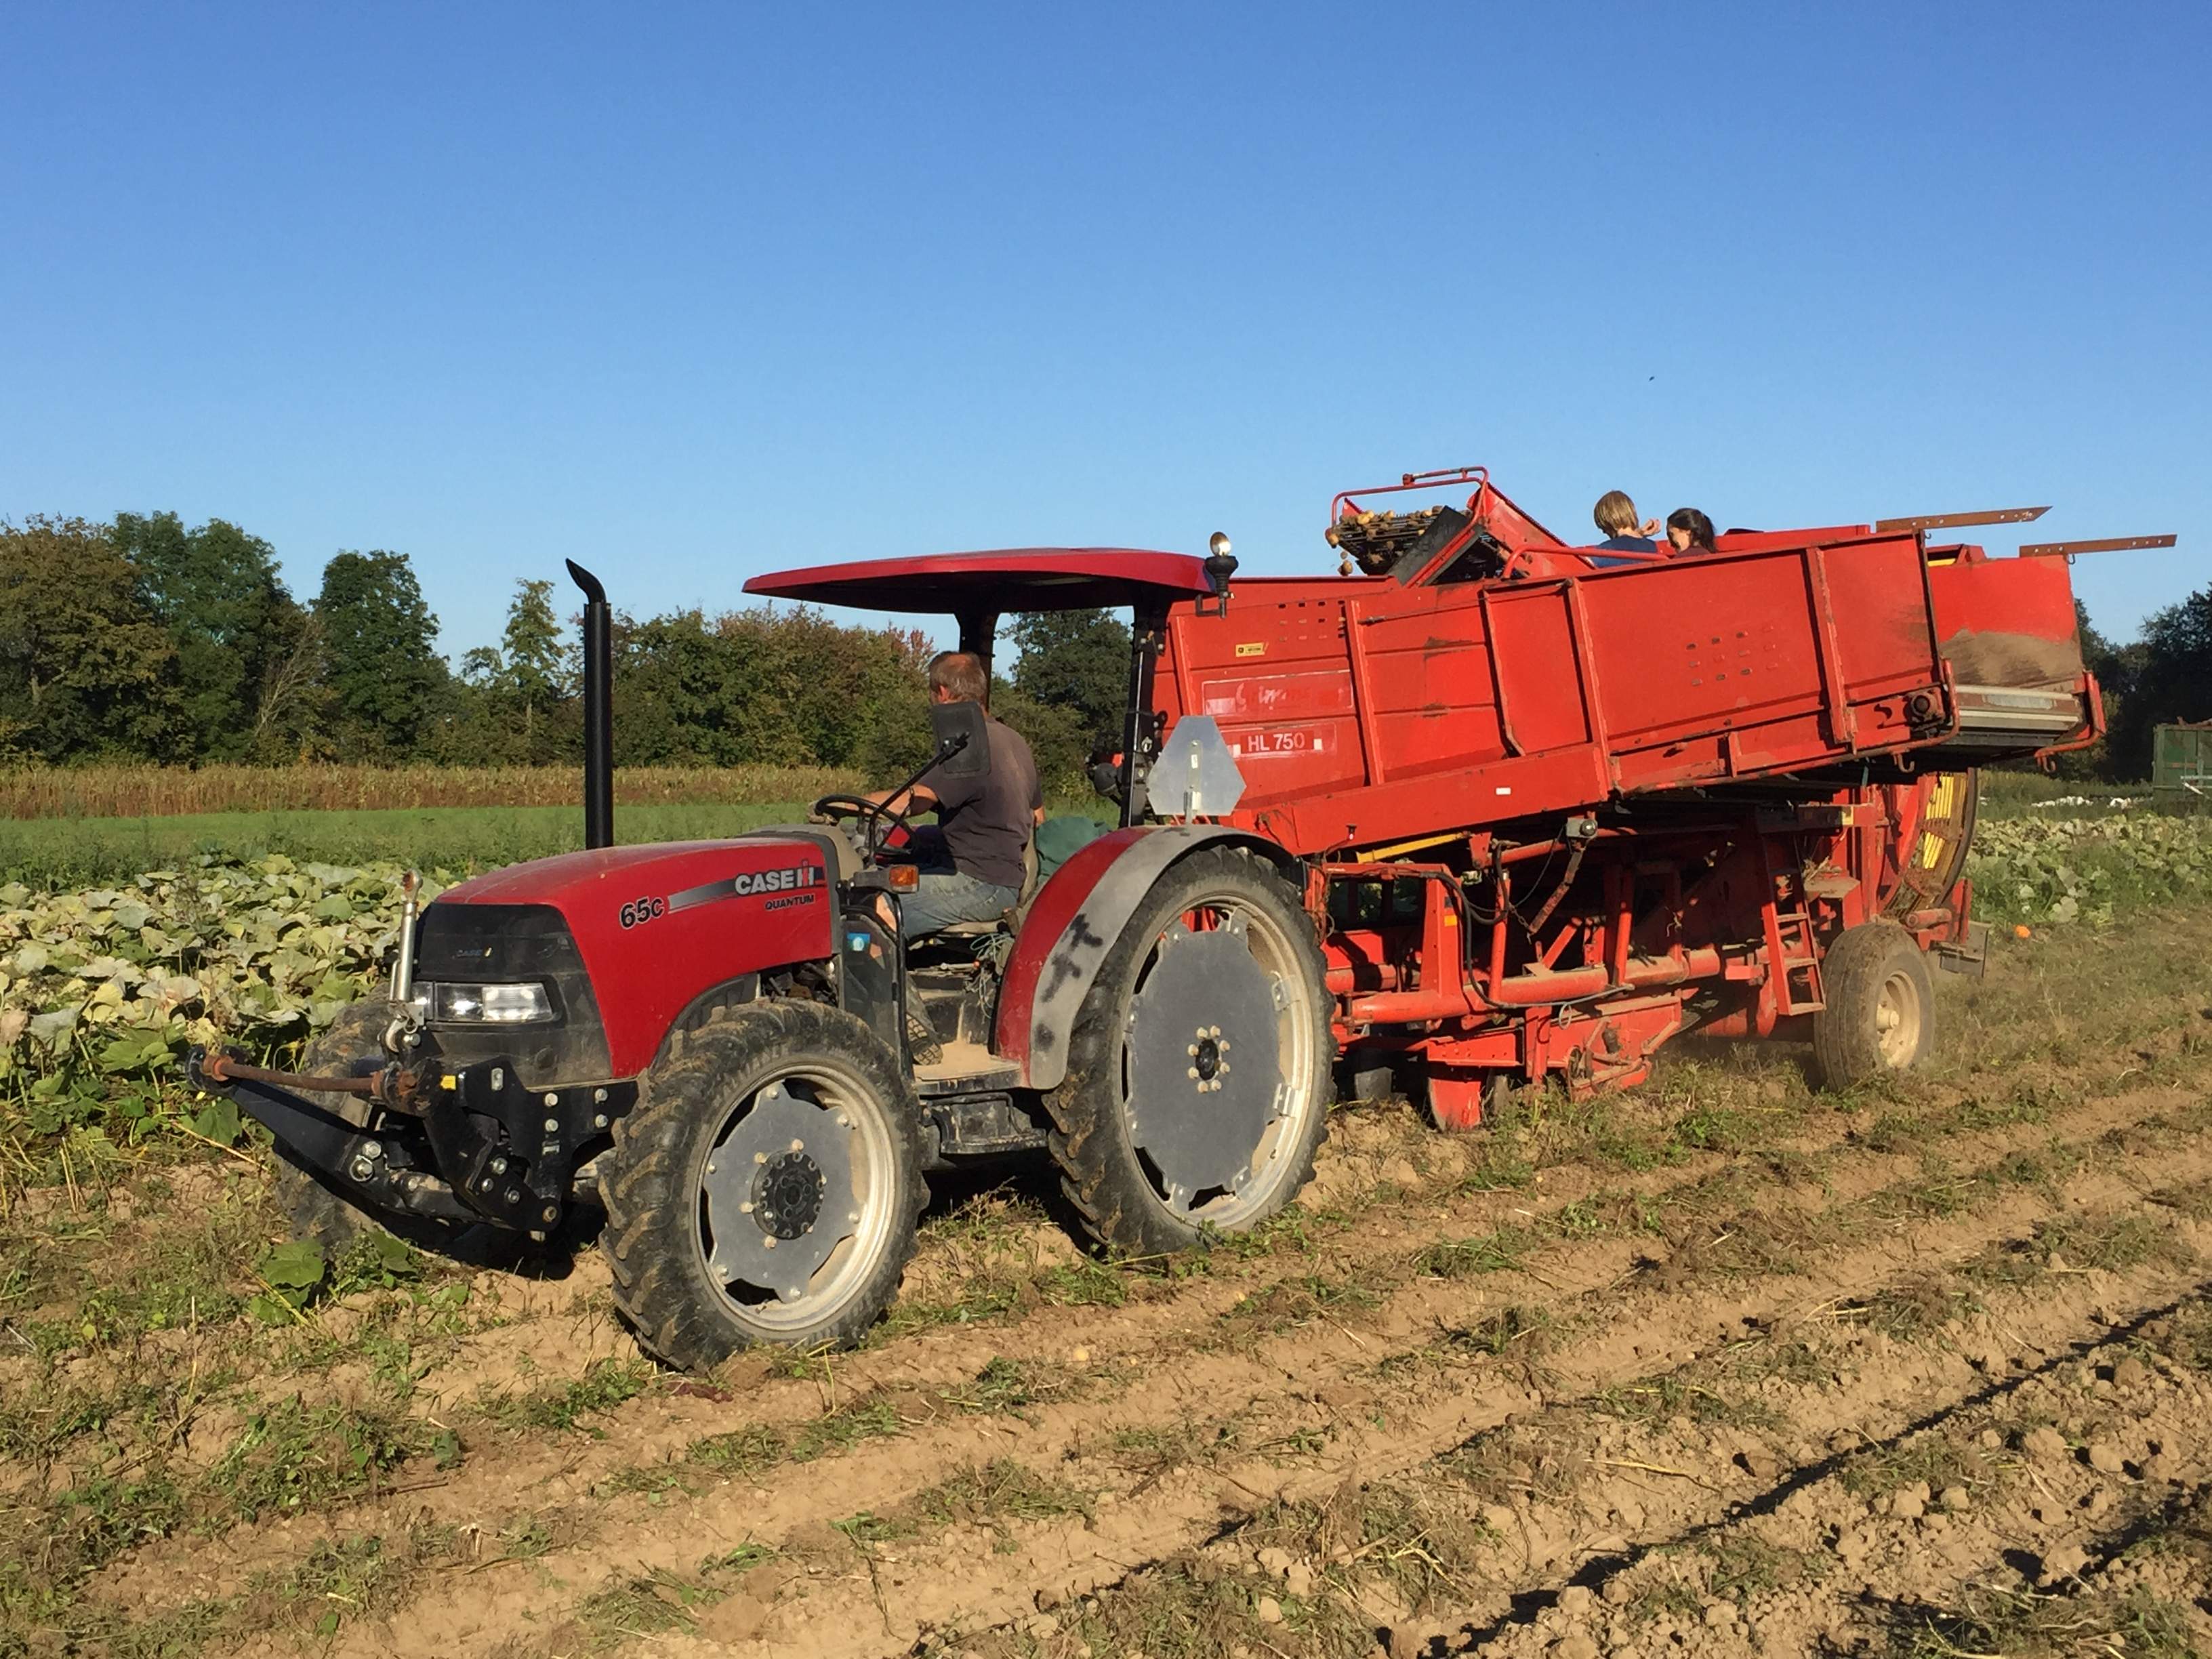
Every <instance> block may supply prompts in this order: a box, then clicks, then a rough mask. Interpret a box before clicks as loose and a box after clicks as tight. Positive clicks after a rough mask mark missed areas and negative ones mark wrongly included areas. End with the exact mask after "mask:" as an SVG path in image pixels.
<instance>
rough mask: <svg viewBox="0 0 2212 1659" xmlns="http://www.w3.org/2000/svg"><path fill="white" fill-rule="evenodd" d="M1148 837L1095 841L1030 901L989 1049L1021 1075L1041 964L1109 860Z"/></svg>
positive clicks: (1127, 834)
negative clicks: (1011, 1063) (1018, 1068)
mask: <svg viewBox="0 0 2212 1659" xmlns="http://www.w3.org/2000/svg"><path fill="white" fill-rule="evenodd" d="M1152 833H1153V832H1152V830H1151V829H1146V828H1144V827H1142V826H1139V827H1138V828H1136V829H1116V830H1115V831H1113V832H1112V833H1111V834H1109V835H1104V836H1099V837H1098V839H1097V840H1096V841H1094V842H1091V843H1089V844H1088V845H1087V846H1085V847H1083V848H1079V850H1078V851H1077V852H1076V854H1075V855H1074V856H1073V858H1071V859H1069V860H1067V862H1066V863H1065V864H1063V865H1061V866H1060V868H1059V869H1057V870H1055V871H1054V872H1053V875H1052V879H1051V880H1050V881H1048V882H1047V883H1045V884H1044V886H1043V888H1042V890H1040V891H1039V892H1038V894H1037V896H1036V899H1035V900H1033V901H1032V902H1031V903H1030V912H1029V915H1027V916H1026V917H1024V919H1023V921H1022V927H1021V932H1020V933H1017V934H1016V935H1015V936H1014V950H1013V954H1012V956H1010V957H1007V958H1006V975H1005V976H1004V978H1003V979H1001V980H1000V987H999V1016H998V1026H997V1040H996V1042H994V1045H993V1050H992V1051H993V1052H994V1054H998V1055H999V1056H1000V1058H1001V1059H1003V1060H1011V1061H1012V1062H1013V1063H1014V1064H1015V1065H1017V1066H1021V1067H1022V1068H1023V1069H1024V1071H1027V1069H1028V1067H1029V1063H1030V1007H1031V1006H1032V1005H1033V1004H1034V1003H1035V1002H1036V995H1037V986H1038V981H1040V980H1041V979H1042V977H1043V975H1044V969H1045V962H1046V959H1047V958H1048V957H1050V956H1051V955H1052V951H1053V947H1054V945H1058V944H1059V943H1060V935H1061V934H1063V933H1066V931H1067V924H1068V923H1069V922H1071V921H1074V920H1075V913H1076V912H1077V911H1078V910H1079V909H1081V908H1083V901H1084V900H1085V899H1087V898H1089V897H1090V896H1091V890H1093V889H1094V888H1096V887H1097V885H1098V884H1099V882H1100V881H1101V880H1102V879H1103V878H1104V876H1105V874H1106V872H1108V871H1109V869H1111V868H1112V867H1113V864H1114V860H1115V859H1117V858H1119V857H1121V854H1122V851H1123V850H1124V849H1125V848H1127V847H1129V846H1130V845H1131V844H1132V843H1133V842H1138V841H1140V840H1142V839H1143V838H1144V837H1145V836H1148V835H1151V834H1152Z"/></svg>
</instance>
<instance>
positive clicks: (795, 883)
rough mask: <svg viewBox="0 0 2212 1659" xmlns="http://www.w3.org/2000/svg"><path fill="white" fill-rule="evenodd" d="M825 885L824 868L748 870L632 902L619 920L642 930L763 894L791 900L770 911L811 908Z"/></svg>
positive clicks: (800, 866) (777, 902)
mask: <svg viewBox="0 0 2212 1659" xmlns="http://www.w3.org/2000/svg"><path fill="white" fill-rule="evenodd" d="M821 885H822V866H820V865H818V864H793V865H787V866H785V867H784V868H782V869H781V870H747V871H744V872H741V873H740V874H738V875H734V876H725V877H724V878H722V879H721V880H720V881H710V882H707V883H705V884H702V885H700V886H697V887H687V888H685V889H684V890H683V891H682V892H680V893H671V894H670V895H669V896H667V897H666V898H665V899H662V898H640V899H632V900H631V901H630V902H629V903H628V904H625V905H623V908H622V910H621V913H620V915H619V916H618V918H617V919H618V920H619V921H621V923H622V925H623V927H642V926H644V925H645V924H646V923H647V922H648V921H659V919H660V918H661V917H662V916H665V915H673V914H674V913H675V912H677V911H678V910H689V909H692V908H695V907H696V906H698V905H702V904H715V903H719V902H720V901H722V900H723V899H732V898H757V897H759V896H762V895H763V894H781V895H788V896H784V897H776V898H773V899H771V900H770V902H769V906H768V908H769V909H771V910H781V909H782V908H784V907H785V906H786V905H789V904H811V902H813V899H814V895H813V893H812V891H811V889H814V888H818V887H820V886H821Z"/></svg>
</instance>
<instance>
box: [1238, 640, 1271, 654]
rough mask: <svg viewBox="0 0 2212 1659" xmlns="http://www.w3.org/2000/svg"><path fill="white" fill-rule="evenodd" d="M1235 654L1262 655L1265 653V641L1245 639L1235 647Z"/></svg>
mask: <svg viewBox="0 0 2212 1659" xmlns="http://www.w3.org/2000/svg"><path fill="white" fill-rule="evenodd" d="M1237 655H1238V656H1240V657H1264V656H1266V655H1267V641H1265V640H1249V641H1246V642H1245V643H1244V644H1243V645H1240V646H1238V647H1237Z"/></svg>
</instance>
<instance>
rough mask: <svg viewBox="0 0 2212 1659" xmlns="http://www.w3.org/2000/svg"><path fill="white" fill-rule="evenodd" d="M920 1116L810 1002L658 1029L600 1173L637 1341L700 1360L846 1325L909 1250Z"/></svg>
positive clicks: (773, 1003) (610, 1241) (607, 1240)
mask: <svg viewBox="0 0 2212 1659" xmlns="http://www.w3.org/2000/svg"><path fill="white" fill-rule="evenodd" d="M608 1156H609V1158H610V1162H611V1169H610V1170H609V1171H608V1173H607V1175H606V1176H605V1179H604V1180H603V1181H602V1182H601V1183H600V1193H601V1196H602V1199H603V1201H604V1202H605V1205H606V1211H607V1226H606V1231H605V1234H604V1235H602V1240H601V1242H602V1243H603V1245H604V1246H605V1249H606V1253H607V1259H608V1261H609V1263H610V1265H611V1267H612V1269H613V1274H614V1296H615V1302H616V1304H617V1306H618V1307H619V1308H620V1309H621V1310H622V1311H623V1315H624V1316H626V1317H627V1318H628V1319H629V1322H630V1323H631V1325H632V1326H633V1327H634V1328H635V1330H636V1332H637V1336H638V1340H639V1341H640V1343H641V1344H642V1345H643V1346H645V1347H646V1348H647V1350H648V1351H649V1352H652V1353H653V1354H654V1355H655V1356H657V1357H658V1358H661V1359H663V1360H665V1361H666V1362H668V1363H669V1364H672V1365H679V1366H684V1367H686V1368H692V1369H699V1368H704V1367H707V1366H710V1365H713V1364H715V1363H717V1362H718V1361H720V1360H721V1359H723V1358H726V1357H727V1356H728V1355H730V1354H731V1353H732V1352H735V1351H736V1350H738V1349H739V1348H744V1347H749V1346H752V1345H754V1344H756V1343H769V1344H778V1345H784V1346H795V1347H815V1346H824V1345H827V1346H847V1345H849V1344H851V1343H854V1342H857V1341H858V1340H860V1338H861V1336H862V1335H864V1334H866V1331H867V1329H868V1328H869V1327H870V1326H871V1325H872V1324H874V1323H875V1322H876V1321H877V1319H878V1318H879V1317H880V1316H882V1314H883V1311H884V1308H885V1307H887V1306H888V1305H889V1304H890V1299H891V1297H893V1296H894V1295H896V1293H897V1291H898V1285H899V1279H900V1276H901V1275H902V1273H904V1272H905V1271H906V1264H907V1261H908V1257H910V1256H911V1255H913V1254H914V1245H915V1221H916V1218H917V1217H918V1216H919V1215H920V1213H921V1207H922V1205H923V1204H924V1202H925V1201H927V1198H928V1190H927V1188H926V1187H925V1186H924V1185H923V1182H922V1177H921V1108H920V1106H919V1104H918V1103H916V1101H915V1097H914V1091H913V1087H912V1085H910V1084H909V1083H908V1079H907V1078H906V1075H905V1073H903V1071H902V1069H901V1067H900V1065H899V1062H898V1060H897V1058H896V1056H895V1055H894V1054H892V1053H891V1051H890V1049H889V1048H886V1047H885V1046H884V1044H883V1042H881V1041H880V1040H879V1039H878V1038H877V1037H876V1036H874V1035H873V1034H872V1032H871V1031H870V1030H868V1028H867V1027H866V1025H864V1024H862V1023H861V1022H860V1020H858V1019H856V1018H854V1017H853V1016H852V1015H850V1014H848V1013H844V1012H840V1011H839V1010H836V1009H834V1008H828V1007H824V1006H821V1005H820V1004H817V1003H811V1002H796V1001H781V1000H770V1001H763V1002H756V1003H750V1004H746V1005H744V1006H740V1007H736V1008H732V1009H729V1010H727V1011H725V1012H721V1013H720V1014H719V1015H718V1017H717V1018H714V1020H712V1021H711V1022H709V1023H708V1024H707V1025H706V1026H704V1027H703V1028H702V1029H701V1030H696V1031H693V1032H690V1033H687V1034H686V1035H685V1037H684V1041H683V1042H681V1043H680V1044H673V1045H671V1049H670V1052H668V1053H667V1054H664V1055H663V1056H662V1057H661V1058H660V1059H659V1060H656V1061H655V1062H654V1064H653V1068H652V1070H650V1071H649V1072H647V1073H646V1075H645V1077H644V1079H643V1080H642V1083H641V1087H640V1089H639V1091H638V1099H637V1104H636V1106H635V1108H633V1109H631V1110H630V1112H629V1114H627V1115H625V1116H623V1117H622V1118H620V1119H618V1120H617V1121H616V1124H615V1130H614V1147H613V1150H612V1151H611V1152H610V1153H609V1155H608Z"/></svg>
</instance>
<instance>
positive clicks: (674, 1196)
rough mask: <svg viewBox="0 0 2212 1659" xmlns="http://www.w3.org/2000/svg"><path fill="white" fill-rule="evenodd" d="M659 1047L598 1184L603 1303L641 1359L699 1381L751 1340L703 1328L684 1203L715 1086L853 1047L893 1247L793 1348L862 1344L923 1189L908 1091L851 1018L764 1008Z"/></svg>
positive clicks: (726, 1010)
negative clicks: (881, 1158) (793, 1056)
mask: <svg viewBox="0 0 2212 1659" xmlns="http://www.w3.org/2000/svg"><path fill="white" fill-rule="evenodd" d="M682 1036H683V1037H684V1041H683V1042H680V1043H678V1042H673V1041H671V1043H670V1045H669V1047H668V1048H667V1049H666V1050H665V1052H664V1053H663V1054H662V1055H661V1057H660V1058H659V1060H655V1061H654V1063H653V1066H651V1068H650V1069H648V1070H647V1073H645V1075H644V1076H643V1077H642V1078H641V1079H639V1083H638V1093H637V1101H636V1103H635V1105H634V1106H633V1107H632V1108H631V1109H630V1110H629V1111H628V1112H626V1113H624V1114H623V1115H622V1116H621V1117H620V1118H618V1119H617V1120H616V1121H615V1124H614V1131H613V1136H614V1146H613V1149H612V1155H611V1159H610V1162H611V1165H612V1168H611V1170H610V1171H609V1173H608V1175H607V1176H606V1177H605V1179H604V1180H603V1181H602V1182H601V1183H600V1189H599V1190H600V1201H601V1203H602V1204H603V1205H604V1206H605V1210H606V1217H607V1222H606V1227H605V1231H603V1232H602V1233H601V1234H600V1248H601V1249H602V1250H603V1251H604V1253H605V1255H606V1258H607V1266H608V1270H609V1273H610V1276H611V1281H612V1291H613V1296H614V1302H615V1305H616V1307H617V1310H619V1311H620V1312H621V1314H622V1316H623V1318H624V1319H625V1320H627V1321H628V1322H629V1324H630V1327H631V1328H632V1330H633V1331H634V1333H635V1335H636V1337H637V1340H638V1344H639V1346H641V1347H642V1348H644V1349H645V1350H646V1352H648V1353H650V1354H651V1355H653V1358H657V1359H659V1360H661V1361H663V1362H665V1363H666V1364H671V1365H674V1366H677V1367H679V1368H682V1369H685V1370H703V1369H706V1368H708V1367H710V1366H713V1365H714V1364H719V1363H720V1361H722V1360H723V1359H726V1358H728V1357H729V1356H730V1355H731V1354H732V1353H734V1352H737V1351H738V1349H740V1348H742V1347H745V1346H750V1345H751V1343H752V1342H753V1341H754V1340H756V1339H755V1338H754V1337H752V1336H751V1335H750V1334H748V1333H747V1332H745V1331H744V1329H743V1328H741V1327H740V1326H738V1324H737V1322H735V1321H734V1320H732V1319H727V1318H718V1317H716V1316H715V1311H716V1308H717V1302H718V1297H717V1292H716V1291H714V1287H713V1286H712V1285H710V1284H709V1283H708V1279H707V1278H706V1274H705V1272H704V1267H703V1264H702V1263H699V1262H697V1261H696V1259H695V1258H696V1255H697V1250H696V1227H697V1219H696V1210H695V1208H694V1206H695V1205H696V1196H695V1195H693V1194H690V1192H689V1191H688V1186H689V1176H688V1174H687V1170H688V1167H689V1163H690V1154H691V1151H692V1139H693V1137H694V1135H696V1133H698V1131H699V1127H700V1125H701V1123H702V1121H704V1120H705V1119H706V1118H708V1116H710V1115H712V1114H713V1109H714V1097H715V1093H716V1090H717V1086H718V1084H719V1083H720V1080H721V1079H725V1078H726V1077H728V1076H729V1075H731V1074H732V1073H739V1072H743V1071H744V1070H747V1069H750V1068H753V1067H756V1066H762V1065H763V1064H764V1063H767V1062H768V1061H769V1057H770V1056H771V1055H772V1054H774V1053H775V1051H776V1050H778V1049H788V1048H793V1047H796V1046H809V1047H829V1046H838V1047H857V1048H859V1049H860V1053H861V1054H862V1056H863V1058H864V1060H866V1062H867V1063H868V1064H869V1065H870V1066H872V1067H873V1069H874V1070H875V1072H876V1073H878V1076H877V1081H878V1082H879V1083H882V1084H885V1085H891V1086H890V1089H889V1094H890V1098H889V1100H888V1102H887V1104H888V1106H889V1109H890V1119H891V1122H892V1126H893V1133H894V1135H895V1136H896V1137H897V1139H898V1142H899V1144H898V1146H897V1147H896V1153H895V1157H894V1163H895V1164H896V1166H897V1167H896V1171H895V1174H896V1176H897V1178H899V1179H900V1180H901V1182H902V1184H903V1186H904V1187H905V1188H906V1190H905V1191H904V1192H903V1193H902V1194H900V1195H899V1196H898V1198H897V1199H896V1201H895V1203H894V1209H893V1216H894V1219H893V1225H894V1227H895V1228H896V1234H897V1236H896V1238H895V1239H894V1240H893V1242H892V1243H891V1245H890V1249H887V1250H886V1252H885V1253H884V1260H883V1261H881V1262H880V1263H879V1264H878V1267H877V1268H876V1270H875V1273H873V1275H872V1279H871V1281H870V1285H869V1288H868V1289H867V1290H866V1291H864V1292H863V1293H862V1294H860V1295H858V1296H856V1297H853V1298H852V1299H851V1300H850V1301H849V1302H848V1303H847V1304H846V1305H845V1307H844V1308H843V1309H842V1310H839V1311H838V1312H837V1314H836V1316H835V1317H834V1318H832V1319H830V1320H829V1321H827V1322H825V1323H824V1324H823V1327H822V1328H820V1329H818V1330H815V1331H811V1332H809V1333H808V1334H806V1335H805V1337H804V1338H803V1339H799V1341H800V1342H801V1345H802V1346H809V1347H818V1346H830V1347H848V1346H851V1345H853V1344H854V1343H855V1342H858V1341H859V1340H860V1339H861V1338H862V1337H864V1336H865V1335H866V1334H867V1331H868V1329H869V1328H871V1327H872V1325H874V1323H875V1322H876V1321H877V1319H878V1318H879V1317H880V1316H882V1314H883V1311H884V1308H885V1307H886V1306H887V1305H889V1304H890V1300H891V1298H892V1297H893V1296H895V1295H896V1293H897V1291H898V1286H899V1282H900V1279H902V1277H903V1275H904V1273H905V1271H906V1266H907V1263H908V1261H909V1260H910V1259H911V1257H912V1256H913V1254H914V1247H915V1223H916V1221H917V1219H918V1218H919V1217H920V1215H921V1209H922V1206H924V1205H925V1204H926V1203H927V1201H928V1196H929V1194H928V1188H927V1186H926V1185H925V1184H924V1182H923V1181H922V1178H921V1109H920V1107H919V1105H918V1104H917V1103H915V1098H914V1096H913V1091H912V1087H911V1085H910V1084H909V1083H908V1081H907V1080H906V1079H905V1075H904V1073H903V1072H902V1070H901V1068H900V1067H899V1066H898V1064H897V1061H896V1059H895V1058H894V1057H893V1056H892V1055H891V1054H890V1052H889V1050H887V1049H884V1048H883V1046H882V1044H881V1043H880V1042H878V1041H877V1039H876V1038H875V1037H874V1036H872V1034H870V1033H869V1031H868V1030H867V1028H866V1026H865V1025H863V1024H861V1023H860V1021H859V1020H858V1019H856V1018H854V1017H853V1016H851V1015H849V1014H847V1013H844V1012H842V1011H840V1010H837V1009H833V1008H829V1007H825V1006H822V1005H820V1004H817V1003H813V1002H799V1001H789V1000H781V999H775V998H769V999H764V1000H759V1001H756V1002H750V1003H738V1004H734V1005H722V1006H717V1007H715V1008H714V1009H712V1010H710V1011H709V1012H708V1018H705V1019H703V1020H702V1021H699V1022H697V1023H696V1024H694V1025H693V1026H692V1027H691V1029H690V1030H687V1031H685V1032H684V1033H682Z"/></svg>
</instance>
